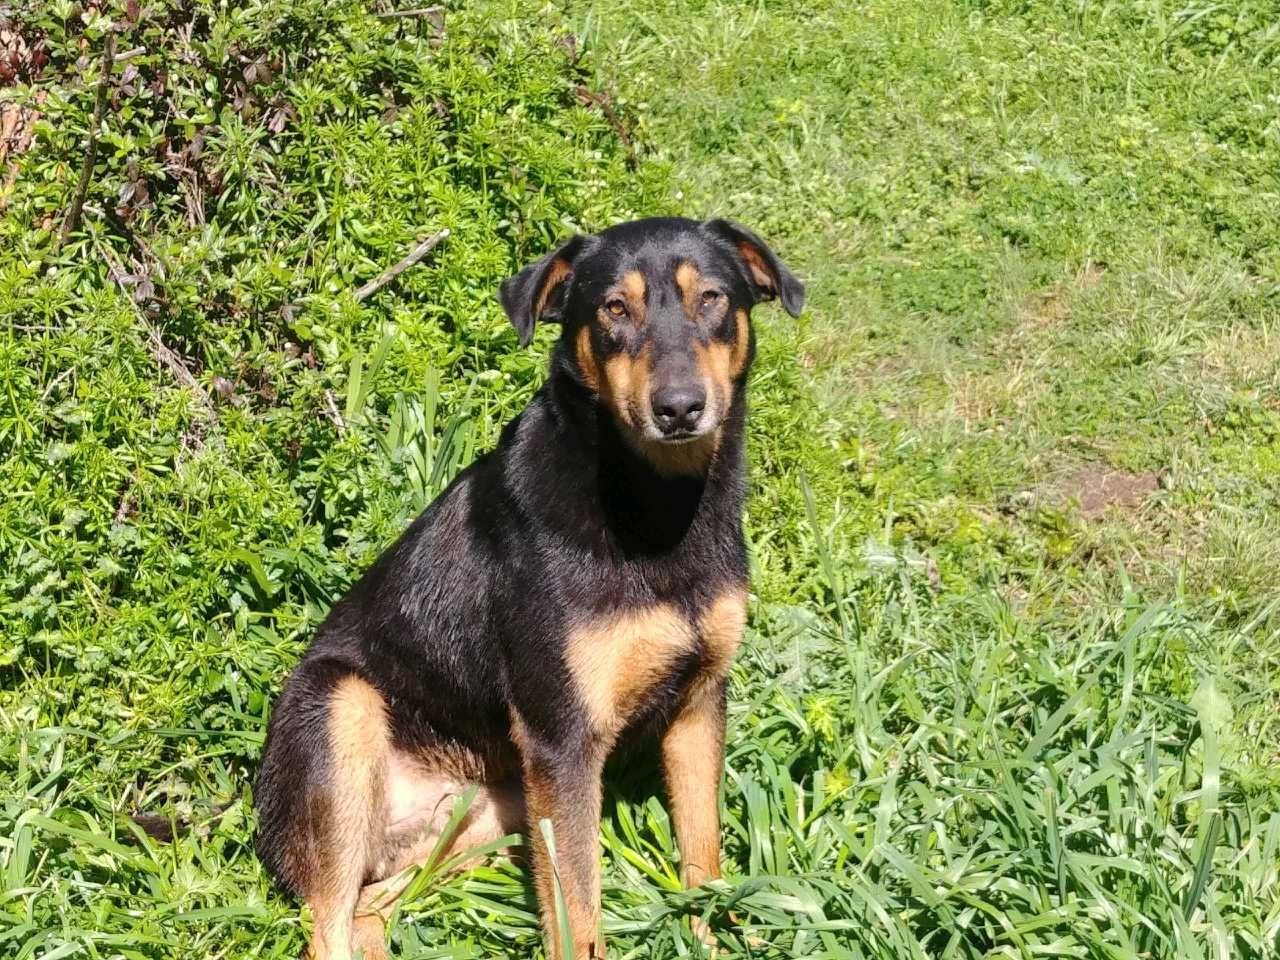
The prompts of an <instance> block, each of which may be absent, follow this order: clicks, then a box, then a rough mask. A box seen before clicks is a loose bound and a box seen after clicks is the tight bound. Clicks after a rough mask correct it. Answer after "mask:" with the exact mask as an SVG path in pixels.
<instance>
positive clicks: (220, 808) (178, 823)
mask: <svg viewBox="0 0 1280 960" xmlns="http://www.w3.org/2000/svg"><path fill="white" fill-rule="evenodd" d="M230 806H231V804H229V803H215V804H213V805H211V806H209V807H207V808H205V810H204V811H202V813H201V815H200V816H194V815H193V816H190V817H179V816H176V815H175V814H172V813H169V814H164V813H151V812H148V811H145V810H135V811H134V812H133V813H131V814H129V819H130V820H132V821H133V822H134V823H135V824H136V825H137V827H138V829H139V830H141V831H142V832H143V833H145V834H146V835H147V836H148V837H150V838H151V839H152V840H159V841H160V842H161V843H172V842H173V840H174V838H175V837H180V836H182V835H183V834H184V833H187V832H188V831H189V830H190V829H191V828H192V827H194V826H196V825H197V824H199V823H207V822H208V821H210V820H213V819H214V818H215V817H220V816H222V814H224V813H226V811H227V810H228V809H229V808H230Z"/></svg>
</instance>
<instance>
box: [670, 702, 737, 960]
mask: <svg viewBox="0 0 1280 960" xmlns="http://www.w3.org/2000/svg"><path fill="white" fill-rule="evenodd" d="M724 708H725V688H724V681H723V680H721V681H719V682H718V683H708V684H706V685H704V686H700V687H695V688H694V689H693V690H692V691H690V694H689V696H688V698H687V699H686V700H685V702H684V703H682V704H681V706H680V710H679V711H678V712H677V713H676V715H675V717H673V718H672V721H671V725H670V726H669V727H668V728H667V730H666V733H664V734H663V737H662V768H663V774H664V776H665V778H666V781H667V798H668V802H669V804H670V806H671V821H672V825H673V826H674V827H675V831H676V843H677V844H678V845H679V847H680V878H681V880H683V881H684V885H685V887H686V888H692V887H696V886H698V885H699V884H701V883H702V882H703V881H705V880H714V879H717V878H718V877H719V876H720V776H721V774H722V773H723V771H724V729H725V709H724ZM693 932H694V933H695V934H697V936H698V937H699V938H700V939H701V940H702V941H703V942H704V943H707V944H711V943H712V942H713V940H712V936H711V931H710V930H709V929H707V926H706V924H705V923H704V922H703V921H702V920H701V918H699V917H695V918H694V919H693Z"/></svg>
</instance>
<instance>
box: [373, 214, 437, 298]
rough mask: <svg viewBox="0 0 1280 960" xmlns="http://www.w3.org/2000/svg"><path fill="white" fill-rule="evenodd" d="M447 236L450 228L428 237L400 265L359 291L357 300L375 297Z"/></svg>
mask: <svg viewBox="0 0 1280 960" xmlns="http://www.w3.org/2000/svg"><path fill="white" fill-rule="evenodd" d="M447 236H449V228H448V227H446V228H445V229H443V230H437V231H436V232H435V233H433V234H432V235H431V236H429V237H427V239H425V240H423V241H422V242H421V243H420V244H418V245H417V246H416V247H414V248H413V249H412V250H410V251H409V253H408V255H407V256H406V257H405V258H404V259H403V260H401V261H400V262H399V263H397V264H396V265H395V266H394V267H390V268H388V269H386V270H384V271H383V272H382V273H381V274H379V275H378V276H377V277H375V278H374V279H373V280H370V281H369V282H368V283H366V284H365V285H364V286H362V287H361V288H360V289H359V290H357V291H356V299H357V300H366V299H368V298H369V297H371V296H373V294H375V293H377V292H378V291H379V290H381V289H382V288H383V287H385V286H386V285H387V284H388V283H390V282H391V281H392V280H394V279H395V278H396V277H398V276H400V274H402V273H404V272H405V271H406V270H408V269H409V268H410V267H412V266H413V265H414V264H415V263H417V262H418V261H419V260H421V259H422V258H423V257H425V256H426V255H427V254H428V253H430V252H431V250H432V248H433V247H435V245H436V244H437V243H439V242H440V241H441V240H443V239H444V238H445V237H447Z"/></svg>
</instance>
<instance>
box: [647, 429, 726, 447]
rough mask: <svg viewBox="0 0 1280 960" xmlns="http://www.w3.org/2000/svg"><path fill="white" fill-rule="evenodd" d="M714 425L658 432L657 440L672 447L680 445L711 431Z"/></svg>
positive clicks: (691, 441)
mask: <svg viewBox="0 0 1280 960" xmlns="http://www.w3.org/2000/svg"><path fill="white" fill-rule="evenodd" d="M713 429H714V427H707V428H705V429H697V430H673V431H671V432H670V433H662V432H661V431H658V432H657V436H656V438H655V439H656V440H657V441H658V443H662V444H666V445H667V446H671V447H678V446H680V444H682V443H693V441H695V440H699V439H701V438H702V437H705V436H706V435H707V434H708V433H710V432H711V431H712V430H713Z"/></svg>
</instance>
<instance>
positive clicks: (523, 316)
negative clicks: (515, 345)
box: [498, 236, 586, 347]
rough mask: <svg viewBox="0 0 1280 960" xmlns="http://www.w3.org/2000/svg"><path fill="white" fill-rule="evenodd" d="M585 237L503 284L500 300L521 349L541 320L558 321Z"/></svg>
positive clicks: (574, 240) (544, 258) (548, 255)
mask: <svg viewBox="0 0 1280 960" xmlns="http://www.w3.org/2000/svg"><path fill="white" fill-rule="evenodd" d="M585 239H586V238H585V237H580V236H579V237H574V238H573V239H572V240H570V241H569V242H568V243H566V244H565V245H564V246H563V247H561V248H560V249H559V250H557V251H555V252H554V253H549V254H547V255H546V256H545V257H543V258H542V259H541V260H535V261H534V262H533V263H531V264H529V265H528V266H527V267H525V268H524V269H523V270H521V271H520V272H519V273H517V274H516V275H515V276H514V277H508V278H507V279H506V280H504V281H502V286H501V287H500V288H499V289H498V299H499V300H501V301H502V309H503V310H505V311H506V312H507V318H508V319H510V321H511V325H512V326H513V327H515V328H516V333H517V334H519V336H520V346H522V347H527V346H528V345H529V341H530V340H532V339H533V328H534V327H535V326H537V324H538V321H539V320H558V319H559V318H560V312H561V310H563V309H564V303H565V298H566V294H567V293H568V292H569V285H570V284H571V283H572V282H573V261H574V258H575V257H577V255H578V253H579V252H580V251H581V249H582V245H583V243H584V241H585Z"/></svg>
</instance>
